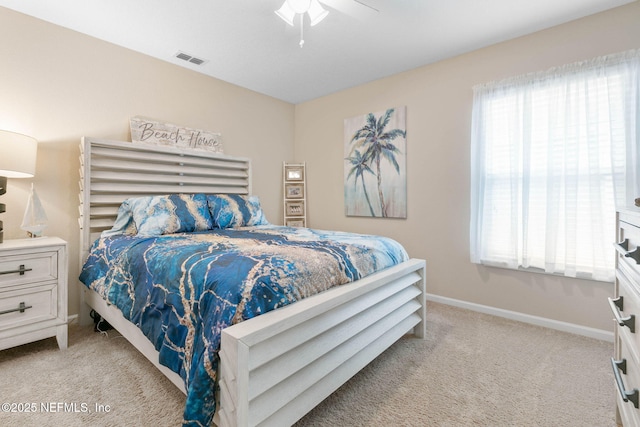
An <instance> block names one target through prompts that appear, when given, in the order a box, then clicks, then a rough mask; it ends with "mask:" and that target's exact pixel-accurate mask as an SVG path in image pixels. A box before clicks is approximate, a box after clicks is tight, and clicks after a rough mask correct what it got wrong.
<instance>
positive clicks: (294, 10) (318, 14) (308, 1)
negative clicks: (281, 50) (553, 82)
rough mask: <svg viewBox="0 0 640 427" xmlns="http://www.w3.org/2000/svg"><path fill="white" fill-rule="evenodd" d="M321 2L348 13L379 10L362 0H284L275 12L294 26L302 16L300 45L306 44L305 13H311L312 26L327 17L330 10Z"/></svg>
mask: <svg viewBox="0 0 640 427" xmlns="http://www.w3.org/2000/svg"><path fill="white" fill-rule="evenodd" d="M320 3H324V4H325V5H327V6H329V7H331V8H333V9H336V10H339V11H341V12H343V13H346V14H348V15H356V14H358V13H361V12H362V10H363V8H364V9H367V10H368V11H369V12H375V13H377V12H379V10H378V9H376V8H375V7H373V6H371V5H369V4H367V3H365V2H364V1H362V0H284V3H283V4H282V6H281V7H280V9H278V10H276V11H275V13H276V15H278V16H279V17H280V18H282V20H283V21H285V22H286V23H287V24H289V25H291V26H293V25H294V19H295V18H296V17H297V16H298V15H299V16H300V47H303V46H304V15H305V13H306V14H307V15H309V20H310V23H311V26H312V27H313V26H314V25H316V24H318V23H319V22H320V21H322V20H323V19H324V18H326V17H327V15H328V14H329V11H328V10H326V9H325V8H323V7H322V5H321V4H320Z"/></svg>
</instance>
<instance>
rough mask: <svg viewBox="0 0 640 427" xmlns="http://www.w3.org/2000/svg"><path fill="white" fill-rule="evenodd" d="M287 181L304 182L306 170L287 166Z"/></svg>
mask: <svg viewBox="0 0 640 427" xmlns="http://www.w3.org/2000/svg"><path fill="white" fill-rule="evenodd" d="M284 173H285V180H287V181H304V169H303V167H302V166H297V165H296V166H285V169H284Z"/></svg>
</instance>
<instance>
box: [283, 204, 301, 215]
mask: <svg viewBox="0 0 640 427" xmlns="http://www.w3.org/2000/svg"><path fill="white" fill-rule="evenodd" d="M285 213H286V216H304V202H303V201H295V202H286V212H285Z"/></svg>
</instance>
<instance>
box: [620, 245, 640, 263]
mask: <svg viewBox="0 0 640 427" xmlns="http://www.w3.org/2000/svg"><path fill="white" fill-rule="evenodd" d="M615 247H616V249H617V251H618V252H620V254H621V255H622V256H625V257H627V258H633V260H634V261H635V262H636V264H640V248H635V249H634V250H632V251H630V250H629V239H624V240H623V241H622V242H620V243H616V244H615Z"/></svg>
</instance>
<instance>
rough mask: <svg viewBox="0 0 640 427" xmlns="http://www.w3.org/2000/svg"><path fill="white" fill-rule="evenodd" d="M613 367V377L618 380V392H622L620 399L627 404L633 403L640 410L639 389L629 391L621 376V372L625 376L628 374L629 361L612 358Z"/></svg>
mask: <svg viewBox="0 0 640 427" xmlns="http://www.w3.org/2000/svg"><path fill="white" fill-rule="evenodd" d="M611 367H612V368H613V375H614V376H615V378H616V384H617V385H618V391H619V392H620V397H622V400H624V401H625V402H632V403H633V406H635V407H636V408H638V403H639V399H638V396H639V392H638V389H637V388H634V389H633V390H631V391H627V390H626V389H625V387H624V383H623V382H622V376H621V375H620V371H622V373H623V374H625V375H626V374H627V359H622V360H615V359H614V358H613V357H612V358H611Z"/></svg>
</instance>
